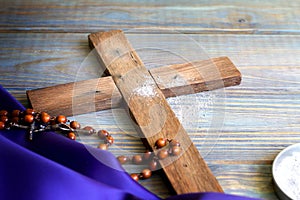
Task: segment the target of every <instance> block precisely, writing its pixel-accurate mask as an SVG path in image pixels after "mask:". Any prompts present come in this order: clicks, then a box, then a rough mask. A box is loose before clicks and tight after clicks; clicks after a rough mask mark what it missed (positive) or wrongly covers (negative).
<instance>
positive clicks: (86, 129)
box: [83, 126, 96, 135]
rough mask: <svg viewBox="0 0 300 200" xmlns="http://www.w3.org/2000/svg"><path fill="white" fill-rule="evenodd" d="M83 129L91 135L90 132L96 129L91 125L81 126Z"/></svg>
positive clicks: (94, 131)
mask: <svg viewBox="0 0 300 200" xmlns="http://www.w3.org/2000/svg"><path fill="white" fill-rule="evenodd" d="M83 130H85V131H87V132H86V135H92V134H94V133H96V130H95V129H94V128H93V127H91V126H86V127H84V128H83Z"/></svg>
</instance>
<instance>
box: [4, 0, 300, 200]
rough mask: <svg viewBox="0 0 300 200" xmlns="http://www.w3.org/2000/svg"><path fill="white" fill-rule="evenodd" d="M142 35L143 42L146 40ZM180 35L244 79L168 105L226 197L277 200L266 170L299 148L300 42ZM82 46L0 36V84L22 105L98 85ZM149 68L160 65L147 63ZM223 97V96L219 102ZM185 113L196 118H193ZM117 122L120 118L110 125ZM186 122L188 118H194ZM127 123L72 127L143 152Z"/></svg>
mask: <svg viewBox="0 0 300 200" xmlns="http://www.w3.org/2000/svg"><path fill="white" fill-rule="evenodd" d="M269 3H270V4H271V3H273V2H269ZM241 4H242V5H243V3H241ZM295 11H296V10H295ZM146 36H147V37H148V36H149V37H150V39H148V40H146V41H145V38H146V39H147V37H146ZM187 36H188V37H190V38H192V39H193V40H195V41H197V42H198V43H199V44H200V45H201V46H202V48H203V49H205V51H206V53H207V55H208V56H209V57H220V56H224V55H225V56H228V57H229V58H230V59H231V60H232V61H233V63H235V64H236V66H237V67H238V69H239V70H240V71H241V73H242V74H243V81H242V84H241V85H239V86H236V87H231V88H226V89H224V90H218V91H210V92H205V93H199V94H193V95H187V96H181V97H176V98H169V99H167V101H168V102H169V104H170V105H171V107H172V110H174V112H175V114H176V115H177V116H178V118H179V120H180V121H181V123H182V124H183V125H184V128H185V129H186V130H187V132H188V134H189V135H190V137H191V139H192V141H193V143H194V144H195V145H196V147H197V149H198V150H199V151H201V152H202V155H203V157H204V159H205V161H206V162H207V163H208V164H209V166H210V169H211V170H212V172H213V173H214V175H215V176H216V177H217V179H218V181H219V182H220V184H221V185H222V188H223V189H224V191H225V192H226V193H233V194H239V195H244V196H252V197H258V198H263V199H270V200H274V199H276V197H275V196H274V192H273V188H272V182H271V174H270V170H271V163H272V161H273V160H274V158H275V156H276V155H277V154H278V153H279V152H280V151H281V150H282V149H284V148H285V147H287V146H289V145H291V144H294V143H297V142H300V134H299V133H300V123H299V122H300V121H299V118H300V109H299V108H300V89H299V88H300V83H299V80H300V37H299V36H298V35H247V34H245V35H238V34H228V35H227V34H226V35H224V34H220V35H217V34H187ZM127 37H128V38H129V41H130V42H131V44H132V45H133V47H136V46H140V45H144V44H145V45H146V46H149V44H151V46H159V45H160V46H161V47H163V48H165V49H168V48H170V49H179V48H180V49H179V50H182V51H183V53H184V52H186V53H187V54H193V53H194V52H195V50H196V49H195V48H191V46H190V44H189V43H188V44H187V45H184V44H186V40H183V39H182V37H181V36H180V35H174V36H172V35H168V34H157V35H152V34H150V35H146V34H142V35H141V34H127ZM155 37H156V40H155ZM151 38H153V39H151ZM86 40H87V34H65V33H9V34H6V33H0V47H1V48H0V52H1V53H0V60H1V64H0V72H1V73H0V84H1V85H3V86H4V87H5V88H7V89H8V91H9V92H10V93H11V94H13V96H15V97H16V98H17V99H18V100H19V101H21V102H22V103H23V104H24V105H27V103H28V102H27V97H26V92H25V91H26V90H32V89H37V88H42V87H47V86H51V85H57V84H61V83H68V82H74V81H80V80H86V79H93V78H98V77H99V76H100V75H101V74H99V70H100V68H99V66H97V65H92V66H89V67H88V69H87V70H86V71H85V72H84V73H82V72H81V70H80V66H81V63H82V61H83V60H84V59H85V58H86V56H87V55H88V53H89V52H90V50H89V48H88V45H87V42H86ZM185 47H187V48H185ZM186 49H190V50H189V51H187V50H186ZM136 51H137V52H138V54H139V55H140V57H141V59H142V60H143V61H144V63H145V65H146V66H147V67H148V66H150V65H151V62H152V63H163V64H164V65H165V64H167V63H170V62H171V61H173V57H172V56H171V55H164V56H161V57H154V58H156V59H154V58H152V60H151V59H150V57H149V56H147V55H148V54H149V52H148V51H146V52H143V51H141V50H140V49H137V50H136ZM150 53H151V52H150ZM198 56H199V55H198ZM195 59H197V57H195ZM198 59H199V58H198ZM204 59H205V58H204ZM179 62H180V61H176V62H175V63H179ZM152 67H153V68H154V67H159V65H154V64H152ZM222 93H224V94H225V95H220V94H222ZM198 107H200V108H202V107H203V108H204V109H201V110H200V112H199V110H198V109H195V108H198ZM194 110H195V111H194ZM192 111H194V112H195V113H196V112H197V111H198V112H199V113H200V114H201V115H200V114H199V115H200V117H199V116H198V115H193V112H192ZM122 113H123V115H122ZM222 113H224V114H225V116H224V118H223V126H222V127H212V126H211V121H212V116H215V115H220V114H222ZM116 116H119V117H118V118H117V119H116ZM186 116H194V119H193V120H191V118H187V117H186ZM78 117H79V116H76V118H78ZM85 119H86V121H84V120H85ZM121 119H122V121H120V120H121ZM126 119H127V117H126V115H125V114H124V112H122V111H121V110H120V109H113V110H106V111H100V112H97V113H92V114H91V115H89V117H87V115H84V117H83V118H80V120H79V121H83V122H85V123H84V124H85V125H95V127H97V128H98V129H100V128H103V129H106V130H109V131H110V132H111V133H112V134H113V135H114V136H115V137H116V151H117V149H118V148H119V149H120V148H124V149H125V150H134V151H135V152H143V151H144V147H143V145H142V144H141V142H140V140H139V139H136V137H134V136H131V135H130V134H132V135H134V134H135V132H134V128H133V127H132V128H129V127H130V123H129V122H127V121H126ZM93 120H94V121H95V122H94V123H93V124H91V122H92V121H93ZM189 120H190V121H189ZM124 130H126V131H125V133H123V132H124ZM121 133H122V134H121ZM81 142H83V143H85V144H87V145H92V146H94V147H96V146H97V145H98V142H99V141H98V140H97V138H91V139H87V138H82V139H81ZM203 153H204V154H203ZM152 181H153V182H152ZM141 184H143V185H145V186H146V187H147V188H148V189H149V190H150V191H152V192H154V193H156V194H158V195H160V196H162V197H167V196H170V195H171V194H172V193H170V191H169V190H167V187H166V186H164V184H163V182H162V180H161V178H160V177H159V176H156V177H155V179H154V180H153V179H151V180H149V181H144V182H142V183H141ZM158 186H161V187H158Z"/></svg>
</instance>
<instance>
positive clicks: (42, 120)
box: [41, 112, 51, 124]
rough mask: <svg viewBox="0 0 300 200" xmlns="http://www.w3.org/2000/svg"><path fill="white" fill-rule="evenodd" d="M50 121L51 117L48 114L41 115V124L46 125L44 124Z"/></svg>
mask: <svg viewBox="0 0 300 200" xmlns="http://www.w3.org/2000/svg"><path fill="white" fill-rule="evenodd" d="M50 119H51V117H50V115H49V114H48V113H46V112H42V113H41V122H43V123H45V124H46V123H48V122H50Z"/></svg>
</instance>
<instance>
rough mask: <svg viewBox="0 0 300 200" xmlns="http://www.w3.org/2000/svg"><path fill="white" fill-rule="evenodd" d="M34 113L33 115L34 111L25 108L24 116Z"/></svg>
mask: <svg viewBox="0 0 300 200" xmlns="http://www.w3.org/2000/svg"><path fill="white" fill-rule="evenodd" d="M34 113H35V112H34V110H33V109H31V108H27V109H26V110H25V115H34Z"/></svg>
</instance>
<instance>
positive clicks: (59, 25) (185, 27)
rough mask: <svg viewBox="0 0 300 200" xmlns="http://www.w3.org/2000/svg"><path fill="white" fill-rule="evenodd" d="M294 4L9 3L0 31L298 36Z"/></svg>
mask: <svg viewBox="0 0 300 200" xmlns="http://www.w3.org/2000/svg"><path fill="white" fill-rule="evenodd" d="M299 8H300V3H299V2H298V1H292V0H287V1H282V0H275V1H242V2H241V1H239V0H229V1H219V0H205V1H201V2H200V1H196V0H193V1H188V2H187V1H180V0H178V1H162V2H158V1H137V0H130V1H121V0H115V1H110V0H105V1H97V0H88V1H85V0H76V1H57V0H51V1H47V0H42V1H33V0H26V1H10V0H1V14H2V17H1V18H0V25H1V26H0V27H1V28H0V30H1V31H5V32H7V31H26V32H28V31H32V32H36V31H39V32H95V31H100V30H107V29H120V28H122V29H131V28H145V27H148V28H151V27H160V28H162V29H169V30H177V31H181V32H193V33H215V32H218V33H228V32H229V33H254V34H256V33H258V34H261V33H266V34H270V33H275V34H278V33H280V34H284V33H288V34H297V33H299V30H300V25H299V21H298V17H297V16H299V15H300V9H299Z"/></svg>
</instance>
